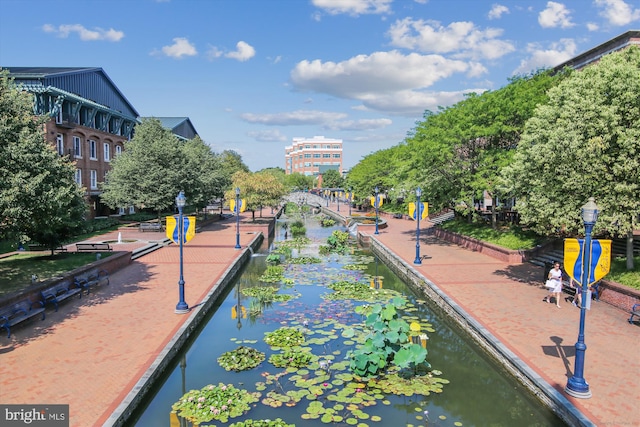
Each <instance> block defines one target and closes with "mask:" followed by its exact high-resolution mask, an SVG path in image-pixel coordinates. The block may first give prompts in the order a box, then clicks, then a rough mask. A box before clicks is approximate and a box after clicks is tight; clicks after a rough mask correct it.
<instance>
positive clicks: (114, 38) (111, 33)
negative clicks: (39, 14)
mask: <svg viewBox="0 0 640 427" xmlns="http://www.w3.org/2000/svg"><path fill="white" fill-rule="evenodd" d="M42 30H43V31H44V32H45V33H56V34H57V35H58V37H61V38H67V37H69V34H71V33H77V34H78V36H79V37H80V40H82V41H96V40H106V41H110V42H119V41H120V40H122V38H123V37H124V33H123V32H122V31H117V30H114V29H113V28H109V29H108V30H105V29H102V28H99V27H95V28H94V29H93V30H89V29H87V28H85V27H84V26H82V25H80V24H65V25H60V26H58V28H56V27H55V26H53V25H51V24H45V25H43V26H42Z"/></svg>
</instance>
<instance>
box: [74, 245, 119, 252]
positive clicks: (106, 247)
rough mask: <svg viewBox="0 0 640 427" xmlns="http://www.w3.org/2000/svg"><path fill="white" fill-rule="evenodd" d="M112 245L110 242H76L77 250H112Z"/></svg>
mask: <svg viewBox="0 0 640 427" xmlns="http://www.w3.org/2000/svg"><path fill="white" fill-rule="evenodd" d="M112 250H113V248H111V245H109V244H108V243H76V251H78V252H83V251H87V252H89V251H112Z"/></svg>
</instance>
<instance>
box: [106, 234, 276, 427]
mask: <svg viewBox="0 0 640 427" xmlns="http://www.w3.org/2000/svg"><path fill="white" fill-rule="evenodd" d="M263 240H264V235H263V234H262V232H260V233H257V234H256V236H255V237H254V238H253V239H252V240H251V242H250V243H249V245H248V246H247V247H245V248H243V249H242V251H239V252H238V254H239V255H238V257H237V258H236V259H235V260H234V261H233V262H232V263H231V264H230V265H229V267H228V268H227V269H226V270H225V271H224V272H223V273H222V276H221V277H220V279H219V280H218V281H217V282H216V283H215V284H214V285H213V286H212V287H211V289H210V290H209V292H208V293H207V295H206V296H205V297H204V299H203V300H202V301H201V302H200V303H199V304H197V305H195V306H193V307H192V310H191V314H189V317H188V318H187V319H186V320H185V322H184V323H183V324H182V326H181V327H180V328H179V329H178V331H177V332H176V334H175V335H174V336H173V337H172V338H171V339H170V341H169V342H168V343H167V345H166V346H165V347H164V348H163V349H162V351H161V352H160V353H159V354H158V356H157V357H156V359H155V360H154V361H153V363H151V365H150V366H149V368H148V369H147V370H146V371H145V373H144V374H143V375H142V376H141V377H140V379H139V380H138V382H137V383H136V384H135V385H134V386H133V388H132V389H131V391H130V392H129V393H128V394H127V396H126V397H125V398H124V399H123V400H122V402H121V403H120V404H119V405H118V407H117V408H116V409H115V410H114V411H113V412H112V413H111V415H110V416H109V418H108V419H107V420H106V421H105V423H104V424H103V427H112V426H118V427H119V426H125V425H129V421H130V419H131V417H132V415H134V414H135V413H136V411H137V409H138V407H139V405H140V403H141V402H142V401H143V400H144V399H145V398H146V396H147V394H148V393H149V391H150V389H151V388H152V387H153V385H154V384H155V383H156V382H157V381H158V379H159V378H160V377H161V376H162V375H163V374H164V373H165V372H166V370H167V368H168V367H169V366H170V365H171V363H172V362H173V361H174V360H175V357H176V355H177V354H178V353H179V352H180V349H182V348H183V347H184V345H185V343H186V342H187V341H188V340H189V339H190V338H191V336H192V334H193V332H194V331H195V330H196V328H197V327H198V326H199V325H200V323H201V322H202V320H203V319H204V318H205V317H206V316H207V314H208V313H209V311H210V310H211V308H212V307H213V306H214V304H215V302H216V301H217V299H218V297H219V296H220V294H222V293H223V292H224V290H225V289H226V288H227V286H228V285H229V284H230V283H231V282H233V280H234V279H235V278H236V276H237V275H238V273H239V272H240V270H241V269H242V267H244V266H245V265H246V264H247V263H248V262H249V260H250V259H251V255H252V254H253V253H254V251H257V250H258V249H259V248H260V245H261V244H262V241H263Z"/></svg>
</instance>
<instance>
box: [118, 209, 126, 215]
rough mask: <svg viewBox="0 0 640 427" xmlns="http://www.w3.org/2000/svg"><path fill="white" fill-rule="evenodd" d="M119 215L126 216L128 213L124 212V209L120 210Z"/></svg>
mask: <svg viewBox="0 0 640 427" xmlns="http://www.w3.org/2000/svg"><path fill="white" fill-rule="evenodd" d="M118 213H119V214H120V215H125V214H126V211H125V210H124V208H119V209H118Z"/></svg>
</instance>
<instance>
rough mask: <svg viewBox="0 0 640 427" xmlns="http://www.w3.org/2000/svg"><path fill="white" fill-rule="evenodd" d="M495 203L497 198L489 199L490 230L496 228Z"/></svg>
mask: <svg viewBox="0 0 640 427" xmlns="http://www.w3.org/2000/svg"><path fill="white" fill-rule="evenodd" d="M496 203H498V198H497V197H496V196H492V197H491V228H493V229H494V230H495V229H496V228H498V216H497V214H496Z"/></svg>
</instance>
